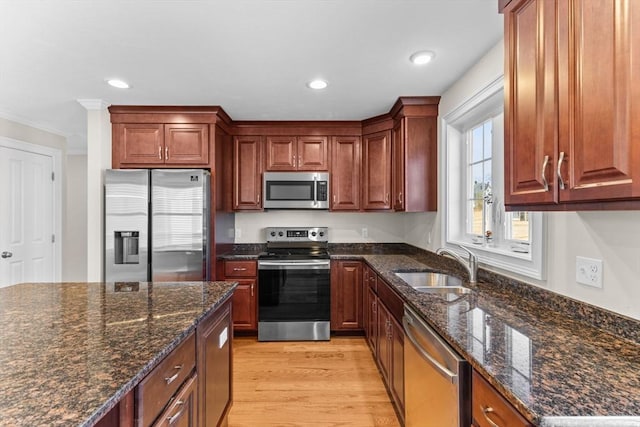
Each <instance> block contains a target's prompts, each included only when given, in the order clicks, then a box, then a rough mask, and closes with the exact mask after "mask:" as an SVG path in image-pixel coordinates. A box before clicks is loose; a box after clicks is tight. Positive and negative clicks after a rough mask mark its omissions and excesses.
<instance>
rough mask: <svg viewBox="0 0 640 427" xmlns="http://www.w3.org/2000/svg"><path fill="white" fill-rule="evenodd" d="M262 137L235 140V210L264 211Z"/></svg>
mask: <svg viewBox="0 0 640 427" xmlns="http://www.w3.org/2000/svg"><path fill="white" fill-rule="evenodd" d="M261 199H262V137H260V136H242V137H240V136H236V137H235V138H234V140H233V209H234V210H254V211H255V210H262V200H261Z"/></svg>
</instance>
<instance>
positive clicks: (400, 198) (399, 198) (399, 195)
mask: <svg viewBox="0 0 640 427" xmlns="http://www.w3.org/2000/svg"><path fill="white" fill-rule="evenodd" d="M398 200H399V201H400V203H401V204H402V191H401V192H400V193H399V194H398Z"/></svg>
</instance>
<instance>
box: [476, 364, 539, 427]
mask: <svg viewBox="0 0 640 427" xmlns="http://www.w3.org/2000/svg"><path fill="white" fill-rule="evenodd" d="M472 389H473V392H472V399H471V405H472V407H473V409H472V413H473V425H474V426H478V427H495V426H499V427H531V424H530V423H529V422H528V421H527V420H526V419H524V417H523V416H522V415H520V413H519V412H518V411H516V409H515V408H514V407H513V406H512V405H511V404H510V403H509V402H507V401H506V400H505V399H504V398H503V397H502V396H501V395H500V393H498V391H497V390H496V389H495V388H493V386H492V385H491V384H489V383H488V382H487V381H486V380H485V379H484V378H482V377H481V376H480V374H478V373H477V372H476V371H473V385H472Z"/></svg>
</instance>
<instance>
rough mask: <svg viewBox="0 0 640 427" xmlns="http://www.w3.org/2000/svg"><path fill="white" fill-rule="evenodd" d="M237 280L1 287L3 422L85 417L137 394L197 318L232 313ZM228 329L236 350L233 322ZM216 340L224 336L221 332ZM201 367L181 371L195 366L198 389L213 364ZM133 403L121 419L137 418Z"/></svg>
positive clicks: (95, 417) (196, 332)
mask: <svg viewBox="0 0 640 427" xmlns="http://www.w3.org/2000/svg"><path fill="white" fill-rule="evenodd" d="M235 286H236V284H235V283H230V282H167V283H143V282H140V283H139V282H126V283H27V284H20V285H14V286H10V287H7V288H2V289H0V325H1V326H0V365H1V366H2V368H0V425H11V426H44V425H46V426H55V425H64V426H78V425H82V426H89V425H94V424H96V423H98V422H99V421H100V420H101V419H102V418H103V416H105V414H107V415H108V414H109V413H110V411H111V412H113V411H112V409H114V408H117V407H118V405H122V403H121V402H122V401H123V400H124V399H125V398H126V399H128V401H129V402H131V403H132V402H133V393H134V392H135V390H136V386H137V385H138V384H139V383H140V382H141V381H143V379H145V377H147V375H148V374H149V373H151V372H152V371H153V370H154V368H155V367H156V366H157V365H158V364H160V363H161V362H162V361H163V359H165V358H166V357H167V355H169V354H171V353H172V352H173V351H174V350H175V349H176V348H178V347H179V346H181V345H182V344H183V343H184V342H185V341H186V340H188V339H190V338H191V337H193V336H196V337H197V339H198V340H199V339H200V337H201V333H200V328H199V326H200V325H201V324H204V323H205V322H208V319H211V317H212V315H213V316H217V314H218V312H219V311H222V310H227V312H226V314H227V317H228V318H229V320H230V316H229V313H228V310H229V307H230V304H229V302H230V298H231V295H232V293H233V290H234V289H235ZM223 326H224V325H223ZM225 332H227V329H226V327H225ZM227 333H228V335H225V337H226V339H227V340H228V343H229V345H228V346H227V349H228V353H229V354H231V353H230V348H229V347H230V343H231V339H232V337H233V335H232V332H231V329H230V328H229V329H228V332H227ZM221 336H222V335H221ZM219 340H220V341H219ZM215 342H216V345H217V344H218V343H219V344H220V347H222V346H223V344H226V341H225V342H223V341H222V340H221V338H219V337H218V336H215ZM201 344H202V343H198V352H199V353H198V354H201V353H200V351H202V349H201ZM195 351H196V350H195V349H193V350H192V352H193V353H194V357H193V359H194V360H195ZM207 355H208V354H207ZM229 357H230V356H229ZM198 359H200V358H198ZM194 363H195V362H194ZM200 368H201V366H200V365H198V366H197V367H196V368H195V369H194V372H193V373H189V372H186V373H185V375H191V376H192V377H193V378H195V377H196V372H195V371H197V374H198V375H199V376H200V378H199V388H196V390H197V395H199V396H202V395H203V394H204V392H203V391H204V387H206V384H205V383H204V381H203V380H205V379H206V374H207V372H206V370H204V372H200V371H201V369H200ZM227 371H228V370H227ZM226 374H227V375H228V379H229V381H230V378H231V376H230V372H227V373H226ZM210 394H212V393H210ZM229 398H230V396H229ZM136 399H137V397H136ZM228 404H229V405H230V400H229V402H228ZM128 408H129V410H130V411H131V413H130V414H122V413H121V414H119V415H120V419H123V418H124V419H127V418H128V419H130V420H131V422H133V417H134V415H133V413H134V412H133V411H134V408H133V407H132V404H130V405H129V407H128ZM136 410H137V409H136ZM202 416H203V415H202V414H201V413H200V414H195V415H194V417H198V418H201V417H202Z"/></svg>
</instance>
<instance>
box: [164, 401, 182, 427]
mask: <svg viewBox="0 0 640 427" xmlns="http://www.w3.org/2000/svg"><path fill="white" fill-rule="evenodd" d="M183 404H184V402H183V401H182V400H178V401H177V402H176V406H180V405H183ZM183 410H184V408H182V409H180V410H179V411H178V412H177V413H176V414H175V415H173V416H171V417H167V422H168V424H169V425H171V424H173V423H175V422H176V421H177V420H178V418H180V416H181V415H182V411H183Z"/></svg>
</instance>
